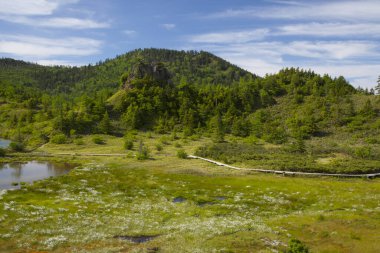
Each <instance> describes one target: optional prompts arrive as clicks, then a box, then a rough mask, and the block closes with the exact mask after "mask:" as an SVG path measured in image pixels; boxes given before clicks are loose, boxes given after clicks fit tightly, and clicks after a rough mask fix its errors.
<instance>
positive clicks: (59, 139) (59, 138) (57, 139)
mask: <svg viewBox="0 0 380 253" xmlns="http://www.w3.org/2000/svg"><path fill="white" fill-rule="evenodd" d="M50 142H51V143H54V144H65V143H66V142H67V137H66V135H64V134H56V135H54V136H53V137H51V139H50Z"/></svg>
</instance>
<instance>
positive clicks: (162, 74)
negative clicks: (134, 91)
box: [122, 61, 170, 89]
mask: <svg viewBox="0 0 380 253" xmlns="http://www.w3.org/2000/svg"><path fill="white" fill-rule="evenodd" d="M122 81H123V88H124V89H128V88H133V87H134V85H136V83H139V84H141V82H146V84H147V83H154V84H157V85H160V86H163V85H166V84H169V83H170V73H169V71H168V70H167V69H166V68H165V66H164V64H163V63H160V62H158V63H151V64H148V63H144V62H141V61H140V62H139V63H137V64H136V65H135V66H134V67H133V68H132V71H131V72H130V73H129V75H128V76H126V77H124V78H123V80H122Z"/></svg>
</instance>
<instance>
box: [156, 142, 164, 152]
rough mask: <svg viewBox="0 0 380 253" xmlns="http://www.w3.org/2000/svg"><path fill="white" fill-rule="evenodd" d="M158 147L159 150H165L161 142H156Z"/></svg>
mask: <svg viewBox="0 0 380 253" xmlns="http://www.w3.org/2000/svg"><path fill="white" fill-rule="evenodd" d="M156 149H157V151H162V150H163V146H162V145H161V144H160V143H157V144H156Z"/></svg>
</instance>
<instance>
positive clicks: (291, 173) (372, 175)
mask: <svg viewBox="0 0 380 253" xmlns="http://www.w3.org/2000/svg"><path fill="white" fill-rule="evenodd" d="M188 157H189V158H192V159H200V160H203V161H206V162H209V163H213V164H215V165H218V166H223V167H227V168H230V169H234V170H242V171H255V172H261V173H272V174H279V175H283V176H310V177H325V176H326V177H349V178H354V177H356V178H375V177H378V176H380V173H370V174H343V173H336V174H335V173H318V172H298V171H284V170H265V169H249V168H239V167H236V166H232V165H228V164H225V163H221V162H218V161H214V160H211V159H207V158H204V157H200V156H194V155H189V156H188Z"/></svg>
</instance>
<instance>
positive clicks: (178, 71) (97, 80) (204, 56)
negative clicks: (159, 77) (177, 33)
mask: <svg viewBox="0 0 380 253" xmlns="http://www.w3.org/2000/svg"><path fill="white" fill-rule="evenodd" d="M139 61H144V62H161V63H163V64H164V65H165V67H166V68H167V69H168V70H169V71H170V73H171V74H172V80H173V82H174V83H179V81H180V80H181V78H186V80H188V81H189V82H191V83H193V84H196V85H205V84H221V85H232V84H234V83H236V82H239V80H240V79H241V78H246V79H254V78H255V77H256V76H255V75H253V74H251V73H249V72H247V71H245V70H243V69H241V68H239V67H237V66H235V65H232V64H231V63H229V62H227V61H225V60H223V59H221V58H219V57H217V56H215V55H213V54H210V53H207V52H202V51H201V52H196V51H175V50H167V49H137V50H134V51H131V52H128V53H126V54H123V55H120V56H117V57H116V58H113V59H107V60H105V61H102V62H98V63H97V64H95V65H87V66H82V67H67V66H41V65H38V64H34V63H27V62H23V61H18V60H13V59H9V58H3V59H0V82H2V85H3V86H4V85H7V84H8V85H9V84H11V85H12V86H14V87H16V88H17V87H18V88H20V90H22V89H23V87H33V88H37V89H41V90H43V91H44V92H48V93H51V94H53V93H55V94H57V93H60V92H64V93H73V94H83V93H89V92H96V91H99V90H101V89H104V88H108V89H112V90H116V89H117V87H118V86H119V80H120V76H121V75H122V74H123V73H125V72H128V71H129V70H130V69H131V68H132V67H133V66H134V65H135V64H136V63H137V62H139Z"/></svg>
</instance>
